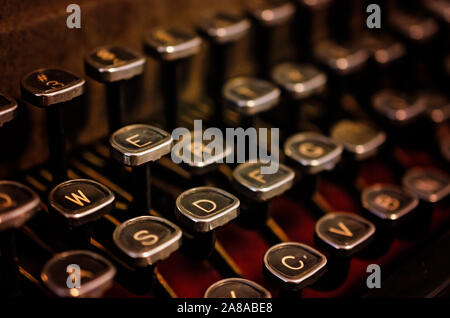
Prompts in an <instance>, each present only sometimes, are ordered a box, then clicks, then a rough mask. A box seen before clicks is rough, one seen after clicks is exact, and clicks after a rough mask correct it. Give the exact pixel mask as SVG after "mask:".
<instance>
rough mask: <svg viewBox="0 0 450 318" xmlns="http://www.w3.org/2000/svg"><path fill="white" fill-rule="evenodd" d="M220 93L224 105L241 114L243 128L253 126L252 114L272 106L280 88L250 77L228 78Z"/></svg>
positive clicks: (276, 102) (276, 99)
mask: <svg viewBox="0 0 450 318" xmlns="http://www.w3.org/2000/svg"><path fill="white" fill-rule="evenodd" d="M222 94H223V100H224V103H225V105H226V106H228V107H229V108H230V109H232V110H234V111H236V112H237V113H239V114H240V115H241V116H242V119H241V126H242V128H244V129H247V128H249V127H254V126H255V124H254V121H253V116H254V115H256V114H259V113H262V112H266V111H268V110H269V109H271V108H273V107H274V106H276V105H277V104H278V101H279V98H280V90H279V89H278V88H277V87H276V86H274V85H272V84H271V83H269V82H266V81H264V80H260V79H256V78H251V77H237V78H234V79H231V80H229V81H228V82H227V83H226V84H225V86H224V88H223V92H222Z"/></svg>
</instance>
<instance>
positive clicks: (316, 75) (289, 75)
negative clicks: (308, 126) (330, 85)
mask: <svg viewBox="0 0 450 318" xmlns="http://www.w3.org/2000/svg"><path fill="white" fill-rule="evenodd" d="M271 77H272V81H273V82H274V83H275V84H277V85H278V86H279V87H280V88H281V89H282V91H283V93H284V97H285V98H284V100H285V101H284V102H283V105H282V106H283V107H282V111H281V113H282V116H283V118H282V119H281V120H278V121H279V122H280V123H279V125H280V126H285V130H286V129H287V130H288V133H289V132H291V133H293V132H296V131H298V127H299V126H300V125H302V124H303V122H302V120H303V117H309V116H303V114H304V113H305V111H304V104H305V103H313V104H314V109H315V112H322V113H325V112H326V113H328V114H329V115H330V116H331V115H332V114H330V110H329V109H326V107H325V103H324V101H323V100H322V99H323V93H324V92H325V89H326V84H327V76H326V74H325V73H324V72H321V71H320V70H318V69H317V68H315V67H314V66H313V65H310V64H296V63H281V64H278V65H277V66H275V68H274V69H273V70H272V74H271ZM269 116H270V117H271V118H272V117H275V120H277V119H276V116H277V114H276V113H275V112H273V114H272V113H270V114H269ZM322 117H325V114H322ZM272 120H273V119H272ZM305 120H307V118H305Z"/></svg>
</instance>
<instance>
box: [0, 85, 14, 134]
mask: <svg viewBox="0 0 450 318" xmlns="http://www.w3.org/2000/svg"><path fill="white" fill-rule="evenodd" d="M16 112H17V102H16V101H15V100H14V99H12V98H10V97H7V96H5V95H3V94H1V93H0V127H1V126H3V124H5V123H7V122H9V121H11V120H13V119H14V117H15V116H16Z"/></svg>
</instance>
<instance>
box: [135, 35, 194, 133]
mask: <svg viewBox="0 0 450 318" xmlns="http://www.w3.org/2000/svg"><path fill="white" fill-rule="evenodd" d="M144 48H145V50H146V52H147V53H148V54H150V55H151V56H153V57H155V58H157V59H159V60H161V61H162V82H163V92H164V102H165V111H166V117H167V120H168V123H167V128H168V129H169V130H172V129H175V128H176V127H177V113H178V111H179V104H180V92H179V91H180V84H181V82H180V74H181V65H180V63H182V62H183V61H185V60H186V59H188V58H190V57H192V56H193V55H195V54H197V53H198V52H199V51H200V48H201V39H200V37H198V36H197V35H195V34H193V33H191V32H189V31H186V30H183V29H175V28H167V29H164V28H157V29H155V30H153V31H152V32H151V33H150V34H149V35H148V36H147V37H146V38H145V40H144Z"/></svg>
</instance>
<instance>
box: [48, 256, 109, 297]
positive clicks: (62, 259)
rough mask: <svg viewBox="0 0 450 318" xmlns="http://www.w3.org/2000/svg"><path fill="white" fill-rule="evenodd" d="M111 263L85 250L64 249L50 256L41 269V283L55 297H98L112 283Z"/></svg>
mask: <svg viewBox="0 0 450 318" xmlns="http://www.w3.org/2000/svg"><path fill="white" fill-rule="evenodd" d="M115 274H116V269H115V268H114V266H113V265H112V264H111V263H110V262H109V261H108V260H106V259H105V258H103V257H102V256H100V255H98V254H95V253H93V252H89V251H81V250H79V251H68V252H63V253H60V254H57V255H55V256H53V258H51V259H50V260H49V261H48V262H47V263H46V264H45V265H44V268H43V269H42V272H41V279H42V281H43V282H44V284H45V285H46V286H47V287H48V289H50V291H52V292H53V293H54V294H55V295H56V296H59V297H73V298H82V297H86V298H93V297H101V296H102V295H103V294H104V293H105V292H106V291H107V290H108V289H110V288H111V286H112V284H113V278H114V276H115Z"/></svg>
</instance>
